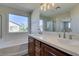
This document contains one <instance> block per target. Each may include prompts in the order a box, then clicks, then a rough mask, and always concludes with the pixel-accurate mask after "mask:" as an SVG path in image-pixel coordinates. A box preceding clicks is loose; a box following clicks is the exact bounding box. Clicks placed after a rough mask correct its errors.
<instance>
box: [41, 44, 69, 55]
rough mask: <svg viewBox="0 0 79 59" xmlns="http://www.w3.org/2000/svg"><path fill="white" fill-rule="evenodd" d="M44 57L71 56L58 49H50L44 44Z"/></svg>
mask: <svg viewBox="0 0 79 59" xmlns="http://www.w3.org/2000/svg"><path fill="white" fill-rule="evenodd" d="M42 46H43V53H42V54H43V55H44V56H69V54H66V53H64V52H62V51H60V50H58V49H55V48H53V47H50V46H48V45H46V44H43V45H42Z"/></svg>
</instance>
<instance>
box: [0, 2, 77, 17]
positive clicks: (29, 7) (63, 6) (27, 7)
mask: <svg viewBox="0 0 79 59" xmlns="http://www.w3.org/2000/svg"><path fill="white" fill-rule="evenodd" d="M76 4H77V3H57V5H58V6H60V9H55V8H51V9H50V10H48V11H46V12H44V11H42V12H41V13H42V14H43V15H45V16H51V15H55V14H58V13H63V12H66V11H69V10H70V9H71V8H72V7H73V6H74V5H76ZM0 5H3V6H7V7H11V8H16V9H19V10H23V11H27V12H32V11H33V10H34V9H36V8H39V7H40V3H2V4H0Z"/></svg>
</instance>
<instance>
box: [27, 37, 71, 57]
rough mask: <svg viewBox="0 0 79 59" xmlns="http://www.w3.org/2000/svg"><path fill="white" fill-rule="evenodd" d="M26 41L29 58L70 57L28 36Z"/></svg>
mask: <svg viewBox="0 0 79 59" xmlns="http://www.w3.org/2000/svg"><path fill="white" fill-rule="evenodd" d="M28 41H29V44H28V53H29V55H30V56H70V55H69V54H67V53H65V52H63V51H60V50H58V49H56V48H54V47H51V46H49V45H47V44H45V43H43V42H40V41H38V40H37V39H35V38H33V37H30V36H29V38H28Z"/></svg>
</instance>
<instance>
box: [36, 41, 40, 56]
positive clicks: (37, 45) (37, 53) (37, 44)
mask: <svg viewBox="0 0 79 59" xmlns="http://www.w3.org/2000/svg"><path fill="white" fill-rule="evenodd" d="M40 53H41V42H40V41H38V40H35V56H40Z"/></svg>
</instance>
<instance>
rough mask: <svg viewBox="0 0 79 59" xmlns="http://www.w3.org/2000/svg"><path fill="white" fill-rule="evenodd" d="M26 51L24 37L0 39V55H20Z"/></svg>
mask: <svg viewBox="0 0 79 59" xmlns="http://www.w3.org/2000/svg"><path fill="white" fill-rule="evenodd" d="M27 53H28V42H27V38H26V39H15V40H10V41H6V40H0V56H13V55H15V56H21V55H24V54H27Z"/></svg>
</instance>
